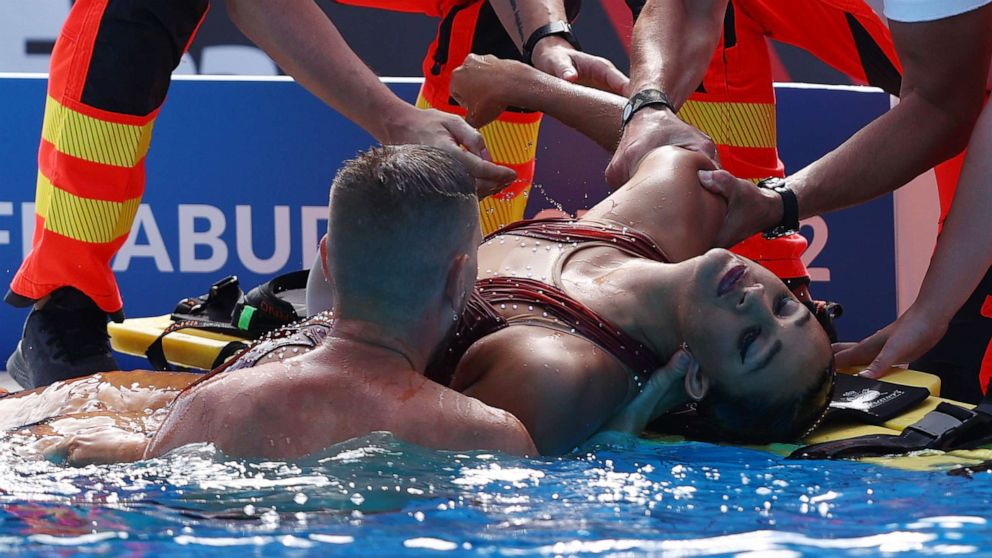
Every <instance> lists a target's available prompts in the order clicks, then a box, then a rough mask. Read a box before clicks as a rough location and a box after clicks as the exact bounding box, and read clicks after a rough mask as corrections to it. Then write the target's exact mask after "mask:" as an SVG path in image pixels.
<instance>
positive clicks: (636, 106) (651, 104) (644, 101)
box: [620, 89, 675, 128]
mask: <svg viewBox="0 0 992 558" xmlns="http://www.w3.org/2000/svg"><path fill="white" fill-rule="evenodd" d="M652 109H654V110H661V111H662V112H670V113H671V114H672V115H673V116H674V114H675V107H674V106H672V102H671V101H669V100H668V95H666V94H665V92H664V91H662V90H660V89H644V90H641V91H638V92H637V93H634V95H633V96H631V98H630V99H629V100H628V101H627V104H626V105H624V107H623V113H621V115H620V127H621V128H626V127H627V124H629V123H630V122H631V120H633V119H634V118H635V117H636V116H637V115H638V114H640V113H642V112H644V111H647V110H652ZM663 118H664V116H663Z"/></svg>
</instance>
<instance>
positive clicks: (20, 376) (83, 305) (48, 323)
mask: <svg viewBox="0 0 992 558" xmlns="http://www.w3.org/2000/svg"><path fill="white" fill-rule="evenodd" d="M109 340H110V337H109V336H108V335H107V313H106V312H104V311H103V310H101V309H100V308H99V307H98V306H97V305H96V303H95V302H93V301H92V300H90V298H89V297H88V296H86V295H84V294H83V293H81V292H80V291H78V290H76V289H74V288H72V287H62V288H61V289H58V290H56V291H54V292H53V293H52V297H51V299H50V300H49V301H48V302H47V303H46V304H45V306H44V307H42V309H41V310H36V309H32V310H31V313H30V314H28V318H27V320H25V322H24V333H23V335H22V336H21V341H20V342H19V343H18V344H17V349H16V350H15V351H14V354H12V355H10V358H8V359H7V372H8V373H9V374H10V377H11V378H13V379H14V381H16V382H17V383H18V384H20V385H21V387H23V388H25V389H31V388H36V387H41V386H47V385H49V384H51V383H54V382H57V381H59V380H68V379H70V378H78V377H80V376H86V375H87V374H92V373H94V372H106V371H109V370H118V366H117V361H115V360H114V357H113V356H111V354H110V342H109Z"/></svg>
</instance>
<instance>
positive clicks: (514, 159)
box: [479, 120, 541, 165]
mask: <svg viewBox="0 0 992 558" xmlns="http://www.w3.org/2000/svg"><path fill="white" fill-rule="evenodd" d="M540 129H541V122H540V121H537V122H531V123H530V124H517V123H514V122H500V121H499V120H495V121H493V122H490V123H489V124H486V125H485V126H483V127H482V128H480V129H479V131H480V132H482V137H483V138H484V139H485V140H486V147H487V148H488V149H489V155H490V156H492V158H493V162H494V163H505V164H508V165H522V164H524V163H529V162H531V161H533V160H534V156H535V155H536V154H537V134H538V131H539V130H540Z"/></svg>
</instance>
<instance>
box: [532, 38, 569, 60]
mask: <svg viewBox="0 0 992 558" xmlns="http://www.w3.org/2000/svg"><path fill="white" fill-rule="evenodd" d="M556 48H567V49H572V43H569V42H568V41H566V40H565V38H564V37H562V36H561V35H546V36H544V37H542V38H541V39H540V40H538V41H537V43H535V44H534V50H533V53H532V54H531V61H532V62H533V61H535V60H539V59H540V58H542V57H543V56H544V55H545V54H547V52H548V51H551V50H554V49H556Z"/></svg>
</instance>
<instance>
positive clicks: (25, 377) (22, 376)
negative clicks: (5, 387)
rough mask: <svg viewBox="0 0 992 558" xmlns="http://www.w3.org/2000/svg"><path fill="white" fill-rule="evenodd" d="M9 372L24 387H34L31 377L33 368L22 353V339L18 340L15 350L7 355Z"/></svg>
mask: <svg viewBox="0 0 992 558" xmlns="http://www.w3.org/2000/svg"><path fill="white" fill-rule="evenodd" d="M7 374H10V377H11V378H13V380H14V381H15V382H17V384H18V385H19V386H21V387H22V388H24V389H31V388H33V387H34V386H33V385H32V383H33V382H31V378H30V376H31V370H30V369H28V363H27V362H25V361H24V356H23V355H21V343H20V341H18V342H17V348H16V349H14V352H13V353H12V354H11V355H10V356H9V357H7Z"/></svg>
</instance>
